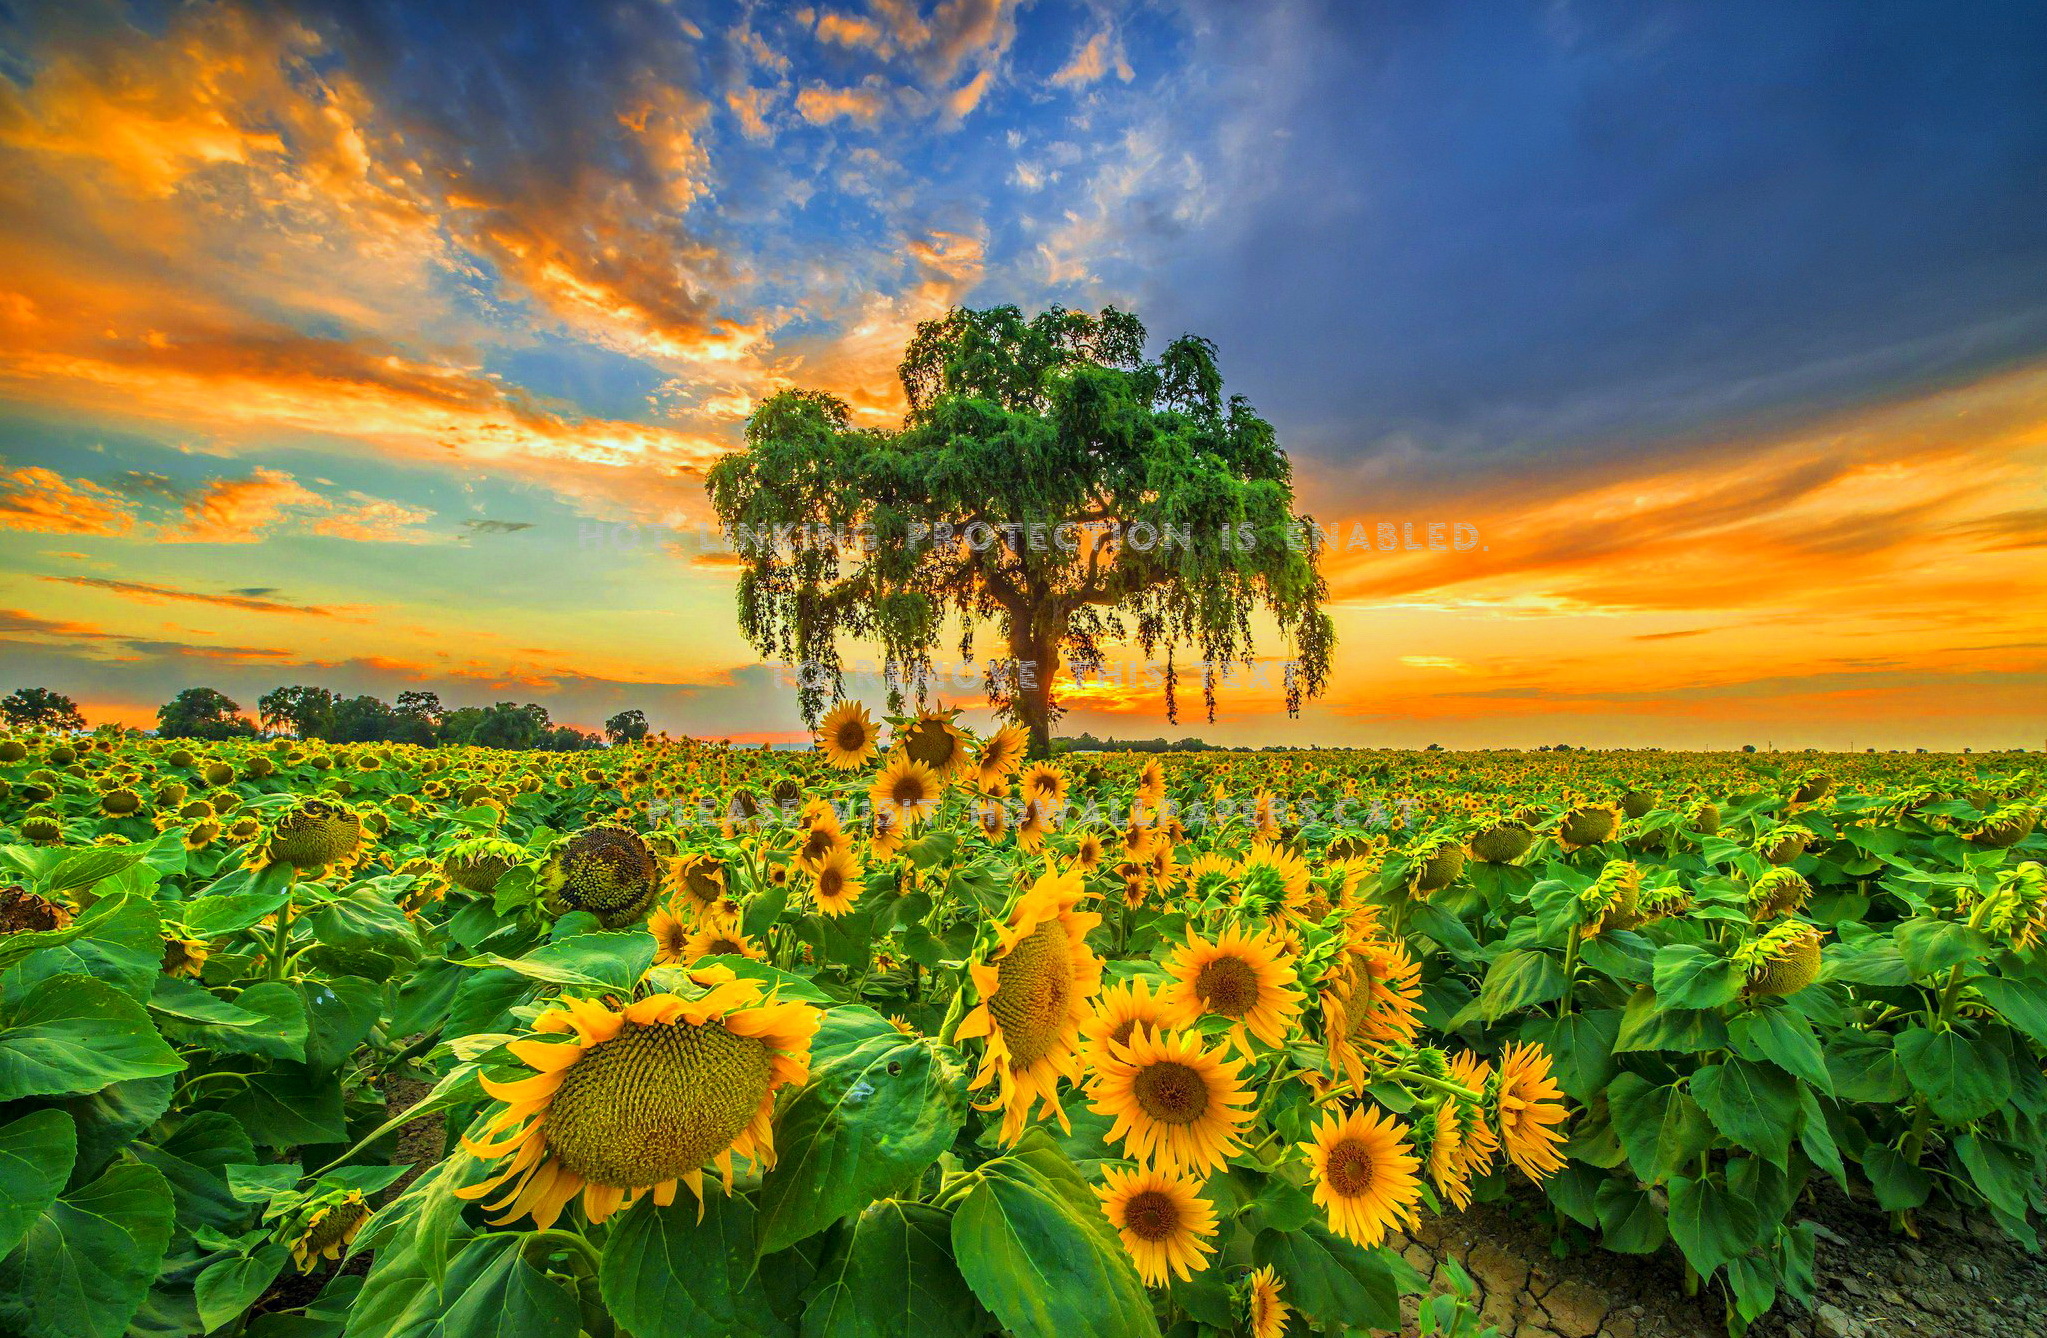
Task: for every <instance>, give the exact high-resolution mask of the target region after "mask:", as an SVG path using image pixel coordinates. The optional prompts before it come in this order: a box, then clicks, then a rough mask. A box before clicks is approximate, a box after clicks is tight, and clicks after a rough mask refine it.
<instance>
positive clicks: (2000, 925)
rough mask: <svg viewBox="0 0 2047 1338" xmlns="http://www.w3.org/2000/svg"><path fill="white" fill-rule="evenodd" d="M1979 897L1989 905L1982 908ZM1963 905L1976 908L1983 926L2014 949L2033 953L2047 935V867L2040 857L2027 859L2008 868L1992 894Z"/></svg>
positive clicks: (1975, 911)
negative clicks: (2016, 865) (2044, 866)
mask: <svg viewBox="0 0 2047 1338" xmlns="http://www.w3.org/2000/svg"><path fill="white" fill-rule="evenodd" d="M1978 900H1981V901H1982V902H1985V903H1987V907H1982V908H1979V907H1978V905H1977V902H1978ZM1963 908H1964V909H1967V910H1971V911H1973V912H1974V914H1975V916H1976V917H1977V919H1978V921H1979V923H1981V924H1982V926H1983V928H1984V929H1986V930H1988V931H1989V932H1990V933H1991V934H1993V935H1995V936H1996V937H1998V938H1999V939H2002V940H2003V941H2004V942H2006V943H2008V944H2010V945H2011V947H2012V950H2013V951H2014V952H2031V951H2032V950H2033V948H2035V947H2036V946H2038V945H2039V943H2040V940H2041V938H2042V937H2043V936H2047V868H2043V867H2042V866H2041V864H2040V862H2039V861H2038V860H2027V861H2026V862H2025V863H2024V864H2021V865H2019V866H2018V867H2017V868H2015V869H2007V870H2005V871H2004V872H2003V873H2002V874H2000V875H1999V876H1998V879H1997V882H1996V883H1995V884H1994V885H1993V886H1992V888H1991V890H1990V891H1989V892H1988V893H1986V894H1984V895H1983V896H1982V897H1981V898H1980V899H1979V898H1977V897H1973V896H1972V897H1970V898H1969V899H1967V900H1966V901H1965V902H1964V903H1963Z"/></svg>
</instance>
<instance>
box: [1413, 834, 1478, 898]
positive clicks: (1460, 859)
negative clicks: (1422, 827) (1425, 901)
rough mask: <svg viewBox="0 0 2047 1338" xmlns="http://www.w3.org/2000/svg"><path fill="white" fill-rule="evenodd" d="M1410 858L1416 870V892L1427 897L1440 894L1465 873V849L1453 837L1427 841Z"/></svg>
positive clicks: (1439, 837)
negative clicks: (1435, 893) (1432, 893)
mask: <svg viewBox="0 0 2047 1338" xmlns="http://www.w3.org/2000/svg"><path fill="white" fill-rule="evenodd" d="M1408 858H1409V859H1410V861H1411V862H1412V863H1411V867H1412V868H1413V870H1414V890H1415V891H1417V892H1420V893H1423V894H1425V895H1426V894H1427V893H1430V892H1440V891H1441V890H1443V889H1444V888H1446V887H1448V886H1450V884H1452V883H1454V882H1456V881H1457V875H1459V874H1461V873H1463V872H1464V847H1463V846H1461V845H1459V844H1458V843H1457V841H1456V839H1455V838H1453V837H1449V836H1438V837H1435V838H1433V839H1431V840H1429V841H1426V842H1424V843H1423V844H1422V845H1421V846H1419V847H1418V848H1416V849H1415V850H1414V851H1413V852H1412V854H1410V855H1409V857H1408Z"/></svg>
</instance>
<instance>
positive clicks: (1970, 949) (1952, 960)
mask: <svg viewBox="0 0 2047 1338" xmlns="http://www.w3.org/2000/svg"><path fill="white" fill-rule="evenodd" d="M1892 937H1893V939H1894V940H1895V941H1896V943H1897V945H1898V955H1899V956H1900V957H1902V958H1904V959H1905V969H1906V970H1908V971H1910V972H1911V973H1912V978H1913V979H1914V980H1923V979H1925V978H1926V977H1927V976H1930V975H1932V974H1934V973H1935V972H1937V971H1946V970H1947V969H1948V968H1950V967H1954V966H1960V965H1961V964H1962V963H1964V962H1973V961H1976V960H1978V959H1980V958H1983V957H1987V956H1989V955H1990V950H1991V942H1990V936H1989V935H1987V934H1985V933H1983V932H1982V931H1981V930H1978V929H1971V928H1969V926H1967V925H1964V924H1956V923H1955V922H1954V921H1952V920H1907V921H1905V923H1903V924H1901V925H1899V926H1898V927H1897V929H1896V930H1895V931H1894V932H1893V934H1892Z"/></svg>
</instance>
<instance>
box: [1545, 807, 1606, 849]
mask: <svg viewBox="0 0 2047 1338" xmlns="http://www.w3.org/2000/svg"><path fill="white" fill-rule="evenodd" d="M1620 821H1621V814H1620V810H1619V809H1617V808H1615V807H1614V806H1613V805H1611V804H1580V805H1578V806H1577V807H1576V808H1573V809H1571V810H1570V811H1568V812H1566V813H1565V814H1564V816H1563V817H1562V818H1560V819H1559V820H1558V822H1557V844H1558V845H1560V846H1562V847H1563V848H1564V849H1566V850H1581V849H1583V848H1584V847H1586V846H1596V845H1598V844H1599V843H1600V842H1602V841H1605V840H1607V839H1609V838H1610V837H1612V835H1613V834H1614V830H1615V829H1616V828H1617V827H1619V826H1620Z"/></svg>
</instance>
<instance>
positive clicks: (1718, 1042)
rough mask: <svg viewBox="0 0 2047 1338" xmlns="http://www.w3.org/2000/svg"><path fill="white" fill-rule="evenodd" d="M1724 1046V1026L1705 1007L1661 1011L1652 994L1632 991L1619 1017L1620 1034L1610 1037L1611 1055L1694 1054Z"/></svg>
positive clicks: (1651, 991)
mask: <svg viewBox="0 0 2047 1338" xmlns="http://www.w3.org/2000/svg"><path fill="white" fill-rule="evenodd" d="M1726 1044H1727V1023H1726V1022H1725V1021H1724V1020H1723V1019H1722V1018H1721V1016H1720V1014H1719V1013H1718V1012H1717V1011H1715V1010H1713V1009H1708V1008H1662V1007H1659V1006H1658V1000H1657V997H1656V992H1655V991H1654V990H1651V989H1648V988H1646V987H1645V988H1643V989H1639V990H1636V991H1635V995H1634V997H1633V998H1632V999H1629V1000H1628V1006H1627V1009H1626V1011H1625V1012H1623V1013H1622V1014H1621V1031H1620V1035H1619V1036H1617V1037H1615V1038H1614V1044H1613V1050H1614V1053H1615V1054H1628V1053H1632V1052H1636V1051H1642V1050H1675V1051H1679V1052H1681V1053H1684V1054H1698V1053H1700V1052H1702V1051H1706V1050H1718V1049H1721V1048H1722V1047H1724V1046H1725V1045H1726Z"/></svg>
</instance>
